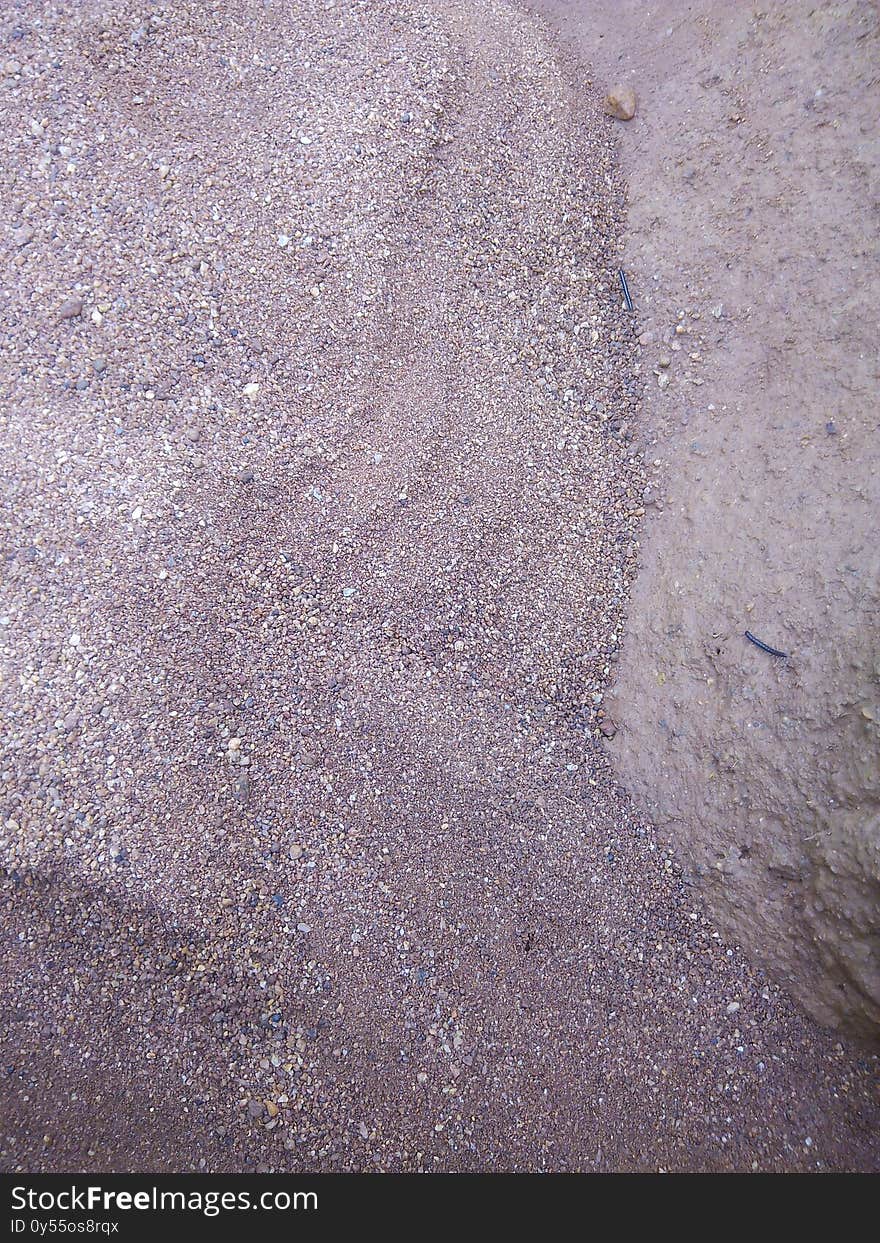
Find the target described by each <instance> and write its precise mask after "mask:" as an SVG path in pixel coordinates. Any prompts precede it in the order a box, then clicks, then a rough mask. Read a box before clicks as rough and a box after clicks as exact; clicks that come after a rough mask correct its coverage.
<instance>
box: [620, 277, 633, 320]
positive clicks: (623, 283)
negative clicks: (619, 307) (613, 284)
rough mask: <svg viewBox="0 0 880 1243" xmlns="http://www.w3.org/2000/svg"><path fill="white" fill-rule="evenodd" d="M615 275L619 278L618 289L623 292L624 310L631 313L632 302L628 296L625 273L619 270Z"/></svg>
mask: <svg viewBox="0 0 880 1243" xmlns="http://www.w3.org/2000/svg"><path fill="white" fill-rule="evenodd" d="M617 275H618V276H619V277H620V288H621V289H622V290H623V300H624V302H625V303H626V309H627V310H628V311H631V310H632V309H633V300H632V298H631V297H630V296H629V285H628V284H627V281H626V272H624V270H623V268H620V270H619V271H618V273H617Z"/></svg>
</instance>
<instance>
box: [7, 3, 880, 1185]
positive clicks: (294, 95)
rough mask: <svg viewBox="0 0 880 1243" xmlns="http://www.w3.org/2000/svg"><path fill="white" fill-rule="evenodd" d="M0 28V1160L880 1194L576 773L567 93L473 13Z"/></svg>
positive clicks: (600, 542) (751, 988) (504, 12)
mask: <svg viewBox="0 0 880 1243" xmlns="http://www.w3.org/2000/svg"><path fill="white" fill-rule="evenodd" d="M38 7H39V18H34V19H33V20H32V21H31V22H30V24H24V23H23V20H22V18H21V16H20V15H19V14H18V13H17V11H12V10H10V11H7V13H6V14H5V26H4V29H5V30H6V32H7V36H8V39H9V46H10V47H12V48H13V49H14V55H15V57H16V61H17V64H18V66H19V67H18V69H17V70H15V71H14V72H10V73H7V77H6V79H5V80H4V83H3V95H2V100H3V105H2V106H3V110H4V111H3V117H2V120H3V130H2V132H3V135H4V139H3V141H4V143H5V144H6V159H5V163H4V167H5V169H6V170H7V171H6V174H5V175H6V183H5V185H4V201H5V203H6V218H7V221H8V224H9V233H8V247H9V249H8V266H7V269H6V273H5V276H4V281H3V286H2V295H3V299H4V303H5V307H4V310H5V320H6V322H7V324H8V325H9V329H8V334H7V341H6V345H7V350H6V354H5V359H4V379H3V383H4V394H3V395H4V421H3V442H2V453H3V461H4V472H3V477H4V484H3V487H4V497H3V500H4V506H3V554H4V560H3V566H4V580H3V604H2V620H3V629H2V667H3V681H2V687H0V694H2V712H3V719H4V724H5V728H4V732H3V735H2V760H0V782H2V785H0V795H2V800H3V802H2V812H3V816H2V826H3V827H2V835H0V840H2V850H3V856H4V862H5V864H6V868H7V873H6V877H7V879H6V881H5V886H6V887H5V891H4V907H3V923H2V927H3V934H4V935H3V941H2V952H3V956H4V962H3V968H4V970H3V972H2V973H0V989H2V995H3V1003H4V1010H3V1032H2V1034H3V1042H4V1054H3V1064H4V1066H5V1068H6V1069H5V1072H4V1079H3V1095H4V1108H5V1116H6V1117H7V1118H8V1119H9V1121H8V1123H7V1124H6V1126H5V1129H4V1134H3V1149H2V1152H3V1161H4V1163H5V1164H6V1166H7V1167H9V1168H16V1167H24V1168H48V1169H52V1168H56V1169H57V1168H70V1167H78V1168H81V1167H86V1168H90V1169H111V1168H112V1169H116V1168H123V1169H124V1168H127V1167H131V1166H136V1167H140V1168H151V1169H158V1168H207V1169H229V1168H232V1169H235V1168H254V1167H258V1168H264V1169H287V1168H289V1169H373V1168H380V1169H428V1170H435V1169H584V1168H656V1167H657V1166H658V1165H660V1166H667V1167H690V1168H729V1167H737V1168H750V1167H751V1166H752V1164H753V1163H754V1162H757V1163H758V1165H760V1166H766V1167H782V1168H802V1167H803V1168H815V1167H816V1164H817V1162H818V1163H819V1164H820V1165H822V1166H826V1167H827V1166H835V1167H844V1166H855V1167H865V1166H868V1165H870V1164H871V1162H872V1161H873V1159H874V1157H873V1155H872V1151H871V1139H870V1127H871V1124H872V1121H873V1120H874V1119H875V1113H874V1109H873V1105H872V1103H871V1100H870V1097H869V1095H868V1093H869V1084H868V1075H869V1068H868V1067H867V1066H866V1065H864V1064H862V1063H860V1062H859V1061H858V1060H856V1059H854V1058H852V1057H850V1056H849V1055H848V1054H847V1053H845V1052H844V1051H843V1050H841V1049H835V1048H834V1046H833V1045H832V1044H831V1043H829V1042H826V1041H824V1039H823V1038H822V1037H821V1036H816V1035H815V1034H814V1033H813V1032H812V1030H811V1029H808V1028H807V1027H806V1026H805V1025H804V1024H803V1023H802V1021H801V1020H800V1019H799V1018H798V1017H797V1016H796V1015H794V1014H793V1013H792V1012H791V1011H790V1010H789V1009H788V1008H787V1006H786V1004H785V1003H784V1002H781V1001H780V1000H779V999H778V998H777V996H776V993H775V991H774V990H773V989H772V988H771V987H769V986H768V985H767V984H766V982H765V981H764V980H763V979H762V978H761V977H760V976H758V975H755V974H754V973H752V972H750V971H749V969H748V967H747V966H746V964H745V963H744V961H743V960H742V959H741V956H740V955H738V954H737V953H734V951H733V950H731V949H728V948H727V947H726V946H724V944H723V943H722V942H721V940H720V937H719V936H718V934H717V933H716V932H714V930H713V928H712V926H711V924H709V923H708V921H707V920H706V918H705V917H704V915H703V914H702V911H701V910H700V908H699V906H697V905H695V904H694V903H693V901H692V899H691V896H690V894H689V892H688V890H687V888H686V887H685V886H684V885H683V883H682V881H681V880H680V878H679V877H678V875H677V873H676V870H675V867H674V866H673V863H672V861H671V859H670V858H669V857H668V855H667V854H666V852H664V850H663V849H662V847H660V846H659V845H658V843H657V841H656V840H655V837H654V834H653V831H652V830H651V829H650V828H649V827H648V826H647V825H645V824H644V823H643V822H642V821H640V820H639V819H638V818H637V817H634V816H633V814H632V812H631V809H630V808H629V805H628V804H627V802H626V799H625V798H624V797H623V796H622V794H621V793H620V791H619V790H618V789H617V787H616V786H615V784H614V781H613V779H612V777H611V774H610V770H609V767H608V765H607V762H606V761H605V759H604V757H603V755H602V753H601V751H600V749H599V747H598V744H597V741H596V734H597V729H596V725H597V715H596V714H597V709H598V708H599V706H600V703H601V696H602V688H603V686H604V682H605V679H606V678H607V675H608V671H609V668H610V665H611V663H612V660H611V658H612V657H613V656H614V655H615V649H616V645H617V642H618V639H619V636H620V622H621V615H622V608H623V604H624V600H625V596H626V591H627V587H628V582H629V578H630V573H631V568H632V564H633V552H634V548H633V535H634V532H635V527H636V523H637V521H638V514H637V510H638V509H639V503H638V502H639V498H640V494H641V490H642V488H643V486H644V469H643V465H642V463H641V461H640V460H639V458H638V457H637V456H636V455H634V454H633V453H631V452H630V450H629V449H628V447H627V445H626V442H625V440H624V439H623V438H622V437H621V435H620V434H619V430H620V429H619V423H620V418H621V415H622V413H625V412H626V411H627V410H628V409H631V408H632V407H633V404H634V394H635V392H636V388H637V377H636V376H635V373H634V370H633V351H634V343H633V341H632V339H631V334H632V326H631V323H630V321H629V320H628V319H627V317H626V315H625V314H624V312H623V311H622V310H621V308H620V307H619V299H618V298H617V296H616V294H615V292H614V277H615V268H616V264H617V257H616V247H617V238H618V232H619V229H620V225H621V215H622V195H621V191H620V187H619V184H618V180H617V176H616V173H615V171H614V164H613V158H612V157H613V149H612V143H611V130H610V126H609V125H608V123H607V122H605V121H603V120H602V119H601V117H600V115H599V112H598V109H597V107H596V103H595V101H594V100H592V98H590V97H588V96H587V94H586V93H585V92H583V91H582V90H581V89H580V88H579V87H577V86H576V83H577V79H576V78H573V77H572V76H571V75H570V74H569V73H568V71H567V70H566V69H565V67H564V66H563V65H562V64H561V63H560V61H559V60H558V59H557V57H556V56H555V54H554V51H553V47H552V44H551V43H550V41H549V39H548V37H547V35H546V33H545V32H543V31H542V30H541V29H540V28H539V27H538V26H536V24H535V23H534V22H533V21H532V20H531V19H529V18H526V17H525V16H523V15H522V14H520V13H519V12H518V11H516V10H514V9H512V8H511V7H509V6H507V5H502V4H497V5H496V4H489V3H487V4H480V5H477V6H474V5H470V4H468V5H458V4H452V3H450V4H446V3H443V4H432V5H430V6H426V5H407V4H404V5H398V4H394V5H391V4H385V3H370V4H359V5H345V6H341V5H340V6H338V7H337V8H335V9H334V8H332V7H331V8H328V7H327V6H326V5H325V4H323V3H322V4H312V3H298V4H295V5H294V4H273V5H264V4H256V3H254V4H232V3H229V4H224V5H215V6H213V8H212V9H211V10H210V11H207V10H203V8H202V6H187V5H183V4H169V5H166V6H165V7H164V8H163V9H161V10H158V11H157V12H156V13H155V14H154V15H153V16H152V17H150V18H149V19H144V18H143V16H142V10H141V9H140V8H136V7H135V6H133V5H113V6H97V5H79V4H78V5H67V6H54V5H49V4H46V5H42V6H38ZM16 32H18V33H16ZM12 54H13V53H10V55H12ZM72 297H76V298H79V299H81V300H82V309H81V313H74V314H70V315H69V317H64V316H62V314H61V311H62V308H63V307H64V304H65V302H67V301H68V300H69V299H70V298H72ZM76 310H77V308H76V307H75V306H74V307H72V308H71V307H70V306H68V307H67V308H66V312H65V315H66V314H67V312H70V311H76ZM615 427H617V430H616V431H615V430H614V428H615ZM808 1138H809V1140H810V1143H809V1144H807V1143H806V1140H807V1139H808Z"/></svg>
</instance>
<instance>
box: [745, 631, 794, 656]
mask: <svg viewBox="0 0 880 1243" xmlns="http://www.w3.org/2000/svg"><path fill="white" fill-rule="evenodd" d="M746 638H747V639H748V641H749V642H750V643H754V645H755V647H759V648H760V649H761V651H762V652H766V653H767V655H768V656H781V657H783V659H785V657H787V656H788V652H780V651H779V649H778V648H775V647H771V646H770V644H769V643H762V642H761V640H760V639H756V638H755V636H754V635H753V634H752V632H751V630H747V631H746Z"/></svg>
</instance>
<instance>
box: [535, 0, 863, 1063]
mask: <svg viewBox="0 0 880 1243" xmlns="http://www.w3.org/2000/svg"><path fill="white" fill-rule="evenodd" d="M536 7H538V8H539V9H541V10H542V11H544V12H547V13H549V14H551V15H552V16H553V17H554V19H555V20H556V21H557V22H558V23H559V25H560V26H561V27H562V28H563V30H564V32H565V33H566V35H567V37H568V38H569V39H570V40H572V41H573V45H574V46H575V47H576V49H577V51H578V52H579V54H580V55H581V56H582V57H586V58H587V59H588V60H589V61H591V62H592V63H594V64H595V65H596V66H597V72H599V73H600V74H601V75H603V76H604V75H607V79H610V80H615V81H616V80H617V79H618V78H621V77H623V78H624V79H626V80H628V81H630V82H631V83H632V84H633V85H634V86H635V87H636V89H637V90H638V93H639V96H640V99H641V109H640V112H639V114H638V116H637V117H636V119H635V120H634V121H632V122H631V123H629V124H628V125H627V126H626V127H621V131H620V142H621V154H622V159H623V163H624V168H625V171H626V175H627V180H628V185H629V226H630V227H629V231H628V233H627V241H626V263H627V266H628V267H629V269H630V273H629V282H630V286H631V288H632V290H633V293H634V297H635V300H636V303H637V314H638V317H639V326H640V329H641V331H642V332H643V333H644V336H643V337H642V340H643V342H644V348H643V351H642V360H643V373H644V380H645V386H646V388H645V395H644V402H643V405H642V415H641V418H640V421H639V424H638V436H639V441H640V443H641V444H642V445H643V446H644V448H645V452H646V455H647V456H649V457H650V458H651V459H652V460H655V461H656V464H657V478H656V481H653V482H652V484H651V498H652V499H651V503H650V504H649V506H648V514H649V516H648V518H647V521H646V530H645V537H644V539H643V541H642V543H643V551H642V556H641V560H640V574H639V577H638V580H637V583H636V586H635V588H634V592H633V596H632V600H631V604H630V610H629V620H628V624H627V640H626V643H625V644H624V648H623V652H622V656H621V661H620V665H619V678H618V680H617V683H616V686H615V692H614V696H613V702H612V703H611V704H610V707H611V711H612V714H613V716H614V719H615V723H616V724H617V725H618V727H619V728H618V732H617V734H616V737H615V740H614V743H613V749H614V752H615V757H616V764H617V769H618V772H619V774H620V776H621V780H622V781H623V783H624V784H625V785H626V786H627V788H629V789H631V790H633V792H634V793H636V794H637V797H638V799H639V802H640V804H641V805H642V807H643V808H644V809H645V810H646V811H647V812H648V813H649V814H650V815H651V816H652V817H653V819H654V821H655V822H656V823H657V824H658V825H659V826H661V827H662V828H663V830H664V831H668V832H670V833H671V834H673V836H674V838H675V840H676V842H677V844H678V846H679V848H680V851H681V852H682V857H683V858H684V859H685V861H686V863H687V871H688V875H689V877H690V878H691V879H693V880H695V881H697V882H698V883H699V885H700V886H701V888H702V889H703V890H704V892H705V893H706V895H707V898H708V901H709V903H710V906H711V909H712V910H713V912H714V914H715V915H716V917H717V918H718V919H719V922H720V925H721V926H722V927H723V928H724V930H725V931H726V933H727V934H728V935H730V936H732V937H735V938H736V940H737V941H739V942H740V943H741V944H742V945H744V946H745V947H747V948H748V950H749V951H750V953H751V954H752V955H753V956H754V957H755V958H757V959H758V960H759V961H761V962H763V963H765V964H766V965H767V966H768V967H770V968H771V970H772V972H773V974H774V976H775V978H777V979H778V980H781V981H782V982H783V983H784V984H785V986H786V988H787V989H788V990H789V991H790V992H791V993H792V994H793V995H794V996H795V997H796V998H797V999H798V1000H799V1001H800V1003H801V1004H802V1005H804V1006H805V1007H806V1008H807V1010H808V1011H809V1012H810V1013H811V1014H813V1015H814V1016H815V1017H816V1018H817V1019H818V1020H819V1021H821V1022H823V1023H827V1024H829V1025H832V1026H835V1027H839V1028H842V1029H845V1030H848V1031H852V1032H854V1033H856V1034H858V1035H859V1036H861V1037H863V1038H867V1039H869V1040H873V1041H876V1040H877V1039H878V1038H880V939H878V935H877V927H878V912H880V776H878V766H877V746H878V739H880V733H878V731H880V724H878V722H880V641H878V624H877V623H878V611H880V587H878V583H880V574H878V570H880V553H878V546H877V540H876V529H877V514H878V512H880V505H878V502H880V472H878V463H880V451H878V439H877V430H878V416H877V392H878V362H877V349H876V339H877V336H876V334H877V326H878V320H880V263H878V258H880V248H878V237H880V177H878V167H880V158H878V157H880V85H878V68H877V67H878V64H880V20H878V12H877V8H876V6H875V5H873V4H865V3H848V4H837V5H814V4H810V3H782V4H775V5H772V6H769V7H768V8H767V9H766V10H762V9H760V8H759V7H755V6H752V5H749V4H734V5H731V4H717V3H711V2H705V3H692V4H689V5H687V6H683V5H681V4H677V3H657V4H652V5H651V6H650V10H646V7H645V6H644V5H643V4H635V3H629V4H628V3H625V2H624V3H614V4H602V3H598V4H591V5H589V6H584V5H583V4H576V3H563V2H560V3H546V4H544V3H542V4H539V5H537V6H536ZM587 9H588V10H589V21H588V22H585V20H584V13H585V11H586V10H587ZM607 79H606V80H607ZM747 629H748V630H749V631H750V632H752V633H753V634H755V635H756V637H758V638H759V639H762V640H763V641H765V642H766V643H768V644H769V645H770V646H772V647H774V648H776V649H781V650H783V651H785V652H786V653H787V654H788V658H787V659H784V660H782V659H778V658H774V657H772V656H768V655H766V654H765V653H763V652H762V651H761V650H760V649H758V648H756V647H755V646H753V645H751V644H750V642H749V641H748V640H747V639H746V638H745V635H744V632H745V631H746V630H747Z"/></svg>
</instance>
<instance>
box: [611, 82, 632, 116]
mask: <svg viewBox="0 0 880 1243" xmlns="http://www.w3.org/2000/svg"><path fill="white" fill-rule="evenodd" d="M637 107H638V100H637V99H636V93H635V91H634V90H633V88H632V87H631V86H622V85H618V86H612V88H611V90H610V91H609V92H608V94H607V95H606V96H605V111H606V112H607V113H608V115H609V116H610V117H616V118H617V120H618V121H631V120H632V119H633V117H634V116H635V115H636V108H637Z"/></svg>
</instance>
